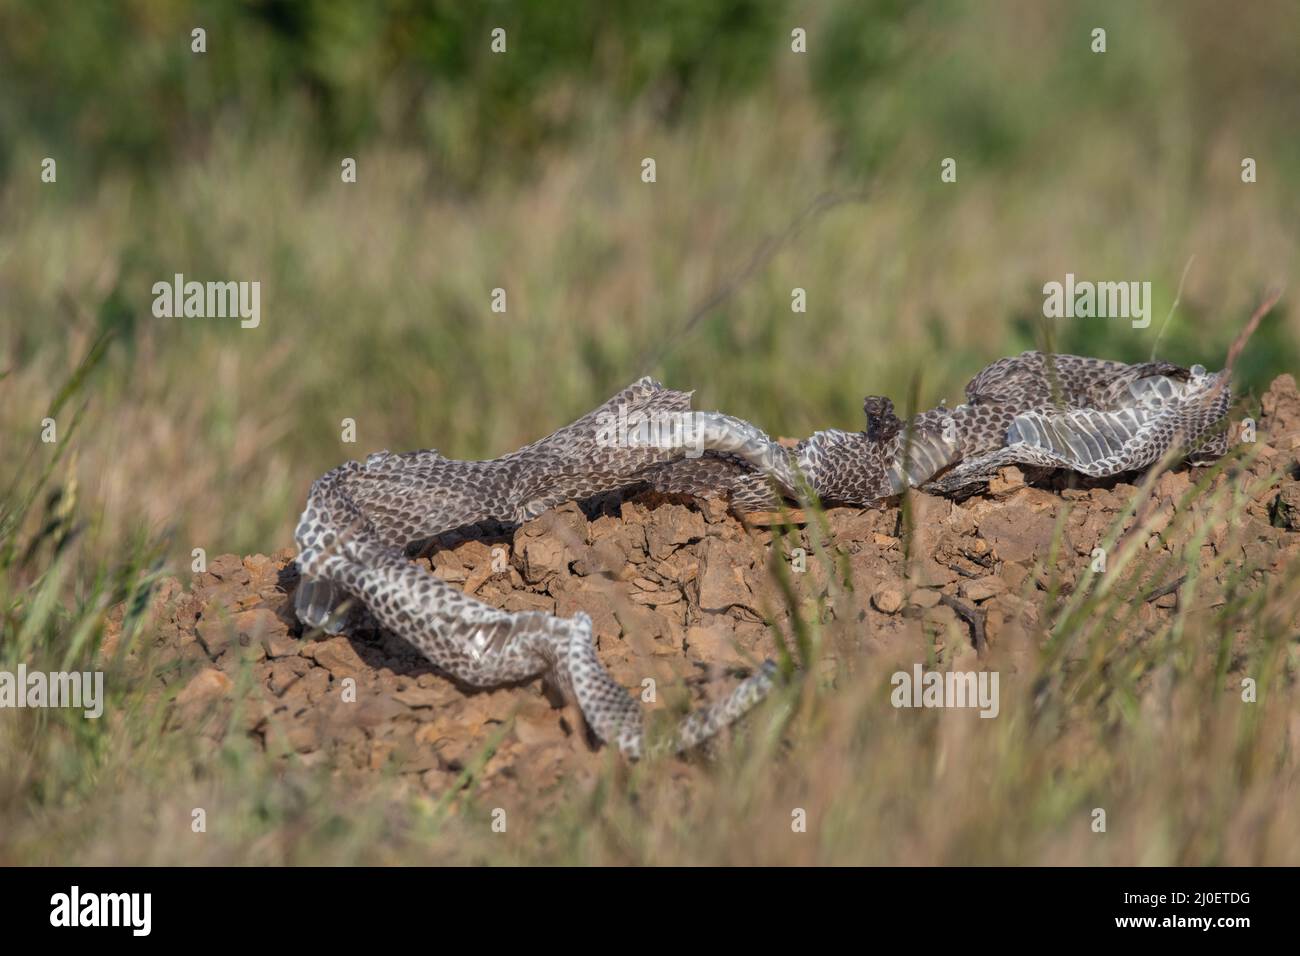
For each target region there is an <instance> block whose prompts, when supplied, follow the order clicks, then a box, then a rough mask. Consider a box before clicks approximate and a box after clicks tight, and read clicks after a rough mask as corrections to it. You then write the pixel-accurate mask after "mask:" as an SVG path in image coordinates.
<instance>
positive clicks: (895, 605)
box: [871, 587, 903, 614]
mask: <svg viewBox="0 0 1300 956" xmlns="http://www.w3.org/2000/svg"><path fill="white" fill-rule="evenodd" d="M871 603H872V604H873V605H875V608H876V610H877V611H880V612H881V613H882V614H897V613H898V612H899V611H900V610H901V609H902V607H903V592H902V591H901V590H899V589H898V588H894V587H885V588H881V589H880V590H879V591H877V592H876V593H875V594H873V595H871Z"/></svg>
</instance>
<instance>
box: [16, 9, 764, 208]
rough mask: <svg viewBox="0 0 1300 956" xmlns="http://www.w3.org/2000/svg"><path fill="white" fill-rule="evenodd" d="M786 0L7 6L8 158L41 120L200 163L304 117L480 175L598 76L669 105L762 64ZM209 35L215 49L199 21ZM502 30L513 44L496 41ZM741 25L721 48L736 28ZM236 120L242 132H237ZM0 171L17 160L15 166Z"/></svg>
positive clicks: (48, 137) (120, 149)
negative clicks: (500, 47) (233, 129)
mask: <svg viewBox="0 0 1300 956" xmlns="http://www.w3.org/2000/svg"><path fill="white" fill-rule="evenodd" d="M783 6H784V4H783V3H781V2H779V0H720V2H711V3H697V2H693V0H664V2H659V3H641V2H635V0H613V2H610V0H575V2H566V3H540V2H507V0H486V2H464V0H430V2H416V0H394V2H392V3H386V4H371V3H349V2H340V0H246V2H239V3H234V2H229V0H196V2H194V3H190V4H166V3H157V2H152V0H125V2H121V3H100V2H91V3H86V2H82V0H4V2H3V3H0V69H3V74H2V76H3V83H2V84H0V164H5V165H7V164H8V163H10V162H11V161H12V159H13V156H12V149H11V147H12V145H13V144H15V143H17V142H20V141H21V140H23V139H24V138H26V137H30V136H32V135H33V134H36V135H39V136H40V137H41V138H42V140H43V141H44V142H45V143H47V144H49V146H50V147H51V148H54V147H61V148H63V149H64V150H75V151H76V152H77V153H79V154H83V155H87V156H89V157H91V158H92V160H93V162H94V163H95V164H98V165H100V166H101V167H102V166H103V165H120V164H123V163H133V162H137V161H139V162H148V163H149V164H150V165H152V166H154V167H157V166H158V165H159V164H160V163H161V162H162V161H164V160H166V159H168V158H176V157H185V156H187V155H189V154H191V153H193V151H194V150H195V149H196V148H201V146H202V145H203V143H204V141H205V140H206V139H207V138H208V137H210V136H213V135H219V134H220V132H221V131H222V130H223V123H224V124H231V123H237V124H238V126H239V128H240V133H241V135H244V136H256V135H258V134H260V133H265V132H267V131H268V130H270V129H273V128H275V127H276V126H278V125H279V124H280V123H282V122H283V119H284V116H285V114H286V112H288V113H291V114H293V113H296V114H300V115H301V116H303V117H304V118H305V119H306V120H307V125H308V126H309V127H310V128H311V129H312V131H313V133H314V135H315V136H316V137H318V139H319V141H320V142H321V144H324V145H329V146H331V147H342V148H351V147H355V146H357V145H358V144H361V143H363V142H365V141H367V140H371V139H375V138H384V139H387V140H402V141H407V142H412V143H418V144H420V145H422V146H424V147H426V148H428V149H429V150H430V151H431V152H432V154H433V155H435V156H436V157H437V158H438V159H439V160H440V165H441V168H440V169H439V174H440V176H441V177H443V178H449V179H451V180H452V181H453V182H456V183H458V184H469V183H472V182H473V181H474V180H475V179H476V178H477V175H478V174H479V172H481V170H483V169H484V168H485V167H491V166H495V165H500V164H501V163H507V164H508V163H509V162H510V161H511V160H512V159H520V158H524V157H527V156H528V155H529V150H530V149H532V148H535V147H536V146H538V145H540V144H542V143H545V142H549V141H551V140H553V139H555V138H556V137H560V136H562V135H563V134H564V133H565V132H566V131H567V130H568V129H570V127H571V126H572V124H573V123H574V122H576V121H578V120H579V119H580V118H581V111H582V108H583V105H584V102H583V100H582V99H581V98H576V97H572V96H570V97H565V96H563V95H552V94H555V93H556V91H562V90H563V89H564V87H565V86H566V85H568V86H572V87H583V86H597V87H599V88H600V89H601V91H602V93H604V94H606V95H612V96H613V97H614V98H615V100H616V102H619V103H622V104H624V105H626V104H629V103H631V102H633V101H635V100H638V99H640V98H643V97H649V98H651V99H652V100H653V101H654V102H656V103H658V104H660V107H661V109H662V111H663V112H664V113H665V114H666V115H669V116H671V115H675V114H678V113H680V112H681V111H684V110H687V109H690V108H691V107H692V105H693V104H694V103H697V102H701V101H704V100H707V99H711V98H713V97H715V96H735V95H738V94H741V93H743V92H745V91H746V90H748V89H750V88H751V87H752V86H753V84H754V83H755V82H756V81H757V80H758V79H759V78H761V77H762V76H763V75H764V74H765V72H766V70H767V67H768V65H769V62H770V59H771V56H772V54H773V52H774V50H776V49H778V48H779V47H778V45H777V44H776V43H775V42H774V41H775V40H778V39H779V36H780V32H779V31H777V30H775V22H776V20H777V18H778V15H779V13H780V12H781V10H782V8H783ZM196 27H201V28H202V29H204V30H205V31H206V37H205V41H206V52H205V53H203V54H202V55H201V56H199V55H198V54H196V53H194V52H192V50H191V36H190V34H191V30H192V29H194V28H196ZM498 27H499V28H502V29H504V30H505V31H506V43H507V51H508V53H509V55H507V56H498V55H496V54H495V53H493V52H492V50H491V48H490V45H491V39H492V32H493V30H494V29H496V28H498ZM724 38H725V42H722V40H723V39H724ZM226 128H227V129H228V128H229V127H228V126H227V127H226ZM0 168H2V167H0Z"/></svg>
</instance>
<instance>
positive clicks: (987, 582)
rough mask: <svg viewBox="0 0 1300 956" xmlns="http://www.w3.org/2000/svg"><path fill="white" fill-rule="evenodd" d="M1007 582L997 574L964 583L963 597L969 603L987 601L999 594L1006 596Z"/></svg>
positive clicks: (962, 588) (962, 587)
mask: <svg viewBox="0 0 1300 956" xmlns="http://www.w3.org/2000/svg"><path fill="white" fill-rule="evenodd" d="M1006 590H1007V582H1006V581H1004V580H1003V579H1002V578H1000V577H998V576H997V575H995V574H990V575H988V576H987V577H982V578H975V579H973V580H971V581H964V582H962V585H961V588H960V591H961V596H962V597H964V598H966V599H967V600H969V601H976V602H979V601H986V600H988V599H989V598H991V597H993V596H994V595H997V594H1005V593H1006Z"/></svg>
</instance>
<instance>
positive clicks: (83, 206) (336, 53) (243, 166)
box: [0, 0, 1300, 558]
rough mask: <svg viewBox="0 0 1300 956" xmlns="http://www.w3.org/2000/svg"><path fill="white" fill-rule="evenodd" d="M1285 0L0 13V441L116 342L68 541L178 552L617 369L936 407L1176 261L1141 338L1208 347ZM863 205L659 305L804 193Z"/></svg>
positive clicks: (1284, 155)
mask: <svg viewBox="0 0 1300 956" xmlns="http://www.w3.org/2000/svg"><path fill="white" fill-rule="evenodd" d="M1298 10H1300V8H1298V7H1297V6H1296V5H1295V4H1294V3H1291V2H1272V3H1268V2H1265V3H1255V4H1251V5H1250V6H1249V7H1248V8H1246V9H1244V10H1228V9H1226V8H1225V7H1224V5H1222V4H1218V3H1214V2H1192V3H1188V2H1176V3H1144V4H1130V3H1090V4H1078V5H1068V6H1067V5H1059V6H1058V5H1043V4H1039V3H1034V2H1019V0H1002V2H997V3H960V2H955V0H940V2H936V3H928V4H924V5H914V4H908V3H902V2H887V0H873V2H815V3H797V2H790V3H785V2H776V0H720V2H711V3H689V2H684V0H682V2H670V3H667V4H639V3H630V2H614V3H606V2H596V0H591V2H578V3H575V4H567V5H561V6H554V5H549V4H528V3H494V2H484V3H473V4H465V3H459V2H434V3H414V2H406V3H392V4H388V5H365V4H346V3H335V2H327V0H309V2H303V3H281V2H249V3H192V4H173V3H161V2H150V0H127V2H122V3H116V4H110V3H106V4H89V5H86V4H81V3H77V2H71V0H2V2H0V71H2V72H0V170H2V171H3V185H2V186H0V321H2V322H3V334H2V335H0V369H3V370H7V371H8V372H9V376H8V377H7V378H6V379H5V380H4V382H3V384H0V388H3V390H4V391H3V395H4V399H3V402H0V434H3V435H4V436H6V442H5V443H6V445H13V446H25V445H26V444H27V443H28V442H29V441H30V440H31V439H32V437H33V436H34V435H35V434H36V432H37V430H38V428H39V422H40V420H41V418H42V417H43V416H44V414H45V413H46V411H47V407H48V404H49V402H50V399H51V397H52V395H51V386H50V383H51V382H54V381H60V380H61V378H62V376H63V375H65V374H66V373H67V372H68V371H69V370H70V369H71V368H73V367H74V366H75V365H76V363H77V362H78V361H79V360H80V359H81V358H82V356H83V355H84V354H85V352H86V350H87V349H88V348H89V346H90V344H91V343H92V342H93V341H95V339H96V338H97V336H98V335H99V334H100V333H101V332H102V331H103V330H111V331H113V332H114V333H115V338H114V341H113V343H112V345H111V348H110V354H109V355H108V356H107V358H106V361H105V363H104V364H103V366H102V368H101V370H100V372H99V373H98V376H97V386H96V392H95V398H94V401H93V402H92V403H91V407H90V408H88V410H87V413H86V421H85V427H84V429H83V432H82V435H81V439H80V443H79V445H78V449H77V461H76V468H77V475H78V476H79V478H80V489H81V494H82V495H83V496H84V497H85V498H86V499H88V500H90V501H93V502H94V503H95V505H96V508H95V514H94V516H93V521H92V526H91V527H88V528H87V529H86V532H87V536H88V539H89V540H90V541H92V542H93V543H94V544H95V547H96V550H99V551H111V549H112V548H113V543H114V542H117V541H120V540H122V539H123V537H124V536H125V535H126V534H127V533H128V531H130V530H140V529H144V530H146V531H147V532H149V533H150V534H154V535H160V534H167V535H170V537H169V539H168V540H169V542H170V543H169V545H168V547H169V553H170V554H171V555H172V556H173V557H177V558H180V557H184V556H187V555H188V554H189V552H190V549H191V548H193V547H197V546H203V547H205V548H207V550H208V553H209V554H216V553H220V552H223V551H239V552H248V551H257V550H263V551H265V550H271V549H273V548H275V547H279V546H282V545H285V544H287V543H289V540H290V532H291V529H292V526H293V523H294V520H295V516H296V514H297V511H298V509H299V508H300V506H301V503H302V501H303V500H304V498H305V494H306V489H307V486H308V484H309V483H310V481H311V479H312V478H313V477H314V476H316V475H318V474H320V473H322V472H324V471H325V470H326V469H328V468H329V467H331V466H333V465H335V464H337V463H338V462H340V461H342V460H345V459H346V458H349V457H357V456H360V455H364V454H365V453H367V452H369V451H371V450H375V449H378V448H385V447H387V448H390V449H393V450H398V449H408V448H415V447H426V446H433V447H438V448H439V449H440V450H442V451H443V452H444V453H445V454H450V455H453V456H457V457H473V456H491V455H496V454H500V453H502V452H504V451H506V450H508V449H510V448H514V447H516V446H518V445H519V444H521V443H523V442H525V441H527V440H530V439H532V438H535V437H537V436H539V435H541V434H544V433H546V432H548V431H550V430H552V429H554V428H555V427H558V426H559V425H561V424H563V423H565V422H567V421H569V420H571V419H572V418H573V417H575V416H577V415H578V414H581V413H582V412H583V411H585V410H587V409H588V408H590V407H592V406H593V405H595V404H596V403H597V402H598V401H600V400H602V399H603V398H605V397H607V396H608V395H609V394H611V393H612V392H613V391H614V390H615V389H617V388H619V387H621V386H622V385H623V384H625V383H626V382H628V381H630V380H632V379H633V378H636V377H637V376H640V375H642V374H652V375H655V376H657V377H660V378H661V379H663V380H664V381H665V382H667V383H668V384H670V385H673V386H676V387H684V388H696V389H698V390H699V403H700V405H701V406H702V407H717V408H723V409H725V410H727V411H729V412H731V413H733V414H737V415H740V416H742V417H745V418H748V419H751V420H753V421H755V422H757V423H759V424H760V425H761V426H763V427H764V428H766V429H767V430H769V431H771V432H773V433H780V434H789V435H802V434H806V433H808V432H809V431H811V430H814V429H816V428H820V427H829V426H838V427H851V428H855V427H858V423H859V419H860V411H859V408H860V402H861V398H862V396H863V395H864V394H866V393H869V392H870V393H882V394H890V395H894V396H895V397H896V398H898V399H900V400H901V399H903V398H904V396H905V395H906V394H908V392H909V389H910V386H911V382H912V379H913V376H915V375H918V374H919V375H920V377H921V380H920V395H919V398H920V400H921V401H922V402H923V403H925V404H929V403H933V402H935V401H937V400H939V399H940V398H945V397H946V398H948V399H949V400H951V401H956V400H958V399H959V394H960V389H961V386H962V384H963V383H964V382H965V381H966V380H967V379H968V378H969V377H970V376H971V375H973V374H974V373H975V372H976V371H978V369H979V368H981V367H982V366H983V365H984V364H986V363H987V362H989V361H990V360H992V359H994V358H996V357H999V356H1001V355H1004V354H1008V353H1011V352H1014V351H1017V350H1019V349H1023V348H1026V347H1033V346H1034V345H1036V344H1042V340H1043V338H1044V332H1043V330H1042V329H1041V328H1040V326H1041V324H1042V320H1041V318H1040V317H1041V308H1042V298H1043V297H1042V291H1041V289H1042V285H1043V283H1044V282H1047V281H1052V280H1056V281H1060V280H1062V279H1063V278H1064V275H1065V273H1066V272H1073V273H1075V274H1076V275H1077V276H1078V277H1079V278H1080V279H1085V278H1093V279H1109V280H1126V279H1134V280H1150V281H1151V282H1152V284H1153V296H1154V300H1155V301H1154V303H1153V306H1152V316H1153V321H1152V325H1151V327H1150V328H1148V329H1145V330H1135V329H1133V328H1131V327H1130V326H1129V324H1128V323H1126V322H1123V321H1110V320H1100V319H1091V320H1088V319H1076V320H1062V321H1059V322H1057V323H1055V324H1054V325H1053V327H1052V329H1051V330H1050V339H1051V343H1050V344H1052V345H1054V346H1055V347H1056V348H1058V349H1062V350H1071V351H1079V352H1086V353H1093V354H1098V355H1105V356H1108V357H1115V358H1122V359H1128V360H1133V359H1137V358H1141V357H1145V356H1146V355H1148V354H1149V353H1150V351H1151V348H1152V344H1153V342H1154V339H1155V335H1156V333H1157V330H1158V328H1159V326H1160V325H1161V324H1162V322H1163V319H1164V316H1165V314H1166V313H1167V311H1168V309H1169V307H1170V305H1171V304H1172V302H1173V299H1174V295H1175V292H1176V289H1177V286H1178V281H1179V277H1180V275H1181V274H1182V271H1183V268H1184V266H1185V264H1186V263H1187V261H1188V258H1189V257H1190V256H1192V255H1193V254H1194V255H1195V256H1196V260H1195V262H1194V263H1193V264H1192V267H1191V269H1190V272H1189V275H1188V278H1187V282H1186V287H1185V289H1184V294H1183V298H1182V303H1181V306H1180V308H1179V309H1178V311H1177V313H1176V315H1175V316H1174V318H1173V320H1172V322H1171V324H1170V327H1169V329H1168V331H1167V332H1166V333H1165V335H1164V337H1163V338H1162V340H1161V353H1162V355H1163V356H1165V357H1167V358H1169V359H1171V360H1175V361H1181V362H1185V363H1191V362H1195V361H1200V362H1203V363H1205V364H1206V365H1215V364H1216V363H1218V362H1221V360H1222V356H1223V352H1224V349H1225V346H1226V345H1227V343H1228V342H1229V341H1231V338H1232V336H1233V334H1234V333H1235V332H1236V330H1237V329H1238V328H1239V326H1240V324H1241V322H1242V321H1243V320H1244V318H1245V316H1247V315H1248V314H1249V313H1250V311H1251V308H1252V307H1253V305H1254V303H1255V301H1256V299H1257V297H1258V296H1259V293H1260V291H1261V290H1262V288H1263V287H1264V286H1265V285H1266V284H1268V283H1271V282H1276V281H1279V280H1282V281H1284V280H1285V279H1286V277H1287V275H1288V274H1289V272H1290V270H1291V268H1292V267H1293V265H1294V264H1295V262H1296V256H1297V229H1296V223H1297V221H1300V192H1298V191H1297V190H1296V189H1295V188H1294V184H1295V183H1296V182H1297V181H1300V139H1298V138H1297V130H1296V127H1295V123H1294V117H1295V116H1296V115H1297V114H1298V112H1300V30H1297V29H1290V28H1288V27H1289V26H1291V27H1300V18H1298V15H1297V11H1298ZM195 26H202V27H203V28H204V29H205V30H206V31H207V53H205V54H195V53H192V52H191V51H190V30H191V29H192V28H193V27H195ZM495 26H501V27H504V28H505V29H506V30H507V37H508V52H507V53H506V54H504V55H494V54H493V53H491V52H490V49H489V40H490V31H491V30H492V28H493V27H495ZM1095 26H1102V27H1104V28H1105V29H1106V30H1107V46H1108V49H1107V52H1106V53H1104V54H1094V53H1092V52H1091V51H1090V43H1091V36H1090V31H1091V30H1092V28H1093V27H1095ZM795 27H802V28H804V29H805V30H806V31H807V36H808V53H807V54H802V55H801V54H795V53H793V52H791V50H790V31H791V30H792V29H793V28H795ZM46 156H50V157H53V158H55V159H56V160H57V162H58V182H57V184H43V183H42V182H41V181H40V176H39V173H40V163H41V159H42V158H43V157H46ZM345 156H350V157H354V158H355V159H356V160H357V163H358V182H356V183H355V184H344V183H343V182H341V179H340V175H339V172H340V162H341V160H342V158H343V157H345ZM647 156H650V157H653V158H654V159H655V160H656V163H657V172H658V181H657V182H656V183H654V184H646V183H643V182H642V181H641V179H640V163H641V160H642V158H643V157H647ZM1245 156H1250V157H1252V158H1254V159H1255V160H1256V161H1257V163H1258V168H1259V174H1258V179H1259V181H1258V182H1257V183H1254V184H1243V183H1242V182H1241V178H1240V172H1241V170H1240V162H1241V159H1242V157H1245ZM945 157H953V158H955V159H956V160H957V164H958V165H957V171H958V181H957V182H956V183H955V184H943V183H941V182H940V180H939V164H940V161H941V160H942V159H943V158H945ZM861 192H865V193H866V194H867V199H866V201H864V202H845V203H842V204H840V205H836V206H834V207H833V208H830V209H828V210H827V211H825V212H824V213H823V214H821V215H819V216H814V217H809V218H808V219H807V220H806V221H804V222H803V224H802V228H800V229H799V230H798V231H797V233H795V234H794V235H793V236H791V237H789V239H788V241H787V242H785V243H784V244H782V245H781V246H780V247H779V249H778V250H777V252H776V254H775V255H773V256H772V257H771V258H770V260H767V261H765V263H764V264H763V266H762V267H761V268H759V269H757V270H755V271H754V273H753V274H752V276H750V278H749V281H747V282H745V283H742V284H740V285H739V286H738V287H737V288H736V289H735V294H734V295H732V296H730V297H729V298H727V299H726V300H725V301H723V302H722V303H720V304H718V305H717V306H716V307H714V308H711V309H706V310H705V311H704V312H703V314H702V315H700V316H699V320H698V321H697V322H696V323H695V325H694V327H693V328H692V329H691V331H690V332H689V334H682V328H683V324H684V322H685V319H686V317H687V316H688V315H690V314H691V313H692V312H693V310H695V309H696V308H697V307H698V306H699V305H700V304H701V303H703V302H706V301H707V300H708V299H709V297H710V295H711V294H712V293H714V292H715V291H716V290H718V289H720V288H730V287H731V284H732V282H733V280H734V278H735V277H736V276H737V275H739V274H741V273H742V272H743V271H744V270H745V269H746V266H747V264H748V263H749V262H750V261H751V259H752V258H753V257H754V255H755V253H756V251H758V250H759V249H760V248H762V247H763V243H764V242H765V240H768V239H770V238H772V237H775V236H779V235H781V234H783V233H784V232H785V230H786V229H787V227H788V226H789V225H790V224H791V222H792V221H794V220H795V219H796V217H797V216H798V215H799V214H800V212H801V211H803V210H805V209H807V208H808V207H809V205H810V204H811V203H812V202H813V201H814V200H815V199H816V198H817V197H818V196H820V195H823V194H826V193H830V194H834V195H837V196H853V195H856V194H858V193H861ZM177 272H181V273H184V274H185V275H186V277H187V278H191V279H198V280H200V281H203V280H208V279H238V280H258V281H260V282H261V283H262V312H263V318H262V322H261V326H260V328H257V329H251V330H246V329H240V328H239V327H238V324H237V323H235V322H232V321H225V322H222V321H219V320H204V319H183V318H178V319H156V318H154V317H153V315H152V314H151V312H150V306H151V304H152V293H151V286H152V284H153V283H154V282H156V281H159V280H167V279H170V277H171V276H172V275H173V274H174V273H177ZM496 287H501V288H504V289H505V290H506V291H507V297H508V299H507V301H508V312H507V313H506V314H496V313H493V312H492V311H491V309H490V296H491V290H492V289H493V288H496ZM794 287H800V288H804V289H806V290H807V297H808V311H807V313H806V314H797V313H793V312H792V311H791V309H790V295H791V289H792V288H794ZM1295 326H1296V319H1295V316H1294V312H1293V311H1292V310H1289V309H1288V306H1287V300H1286V299H1284V300H1283V303H1282V306H1281V307H1280V308H1279V310H1277V311H1275V312H1274V313H1273V316H1272V317H1271V318H1270V320H1269V322H1268V323H1266V325H1265V327H1264V328H1263V329H1262V330H1261V332H1260V333H1259V335H1258V336H1257V338H1256V339H1255V341H1254V344H1253V347H1252V349H1251V350H1250V351H1249V352H1248V353H1247V355H1246V357H1245V359H1244V361H1243V363H1242V365H1241V367H1240V371H1241V377H1242V380H1243V382H1244V383H1245V385H1246V386H1248V387H1255V388H1258V387H1259V386H1260V385H1261V384H1263V383H1266V382H1267V380H1268V379H1269V378H1270V377H1271V376H1272V375H1274V374H1276V373H1277V372H1280V371H1284V370H1287V369H1294V368H1295V367H1296V364H1297V363H1296V361H1295V360H1296V355H1297V352H1296V344H1295V343H1296V335H1295V332H1296V328H1295ZM345 417H351V418H354V419H356V421H357V423H358V440H357V444H356V445H344V444H342V443H341V442H340V441H339V436H340V424H339V423H340V421H341V420H342V419H343V418H345ZM13 467H14V458H13V457H11V456H5V460H4V462H3V463H0V473H3V472H10V471H12V469H13Z"/></svg>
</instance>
